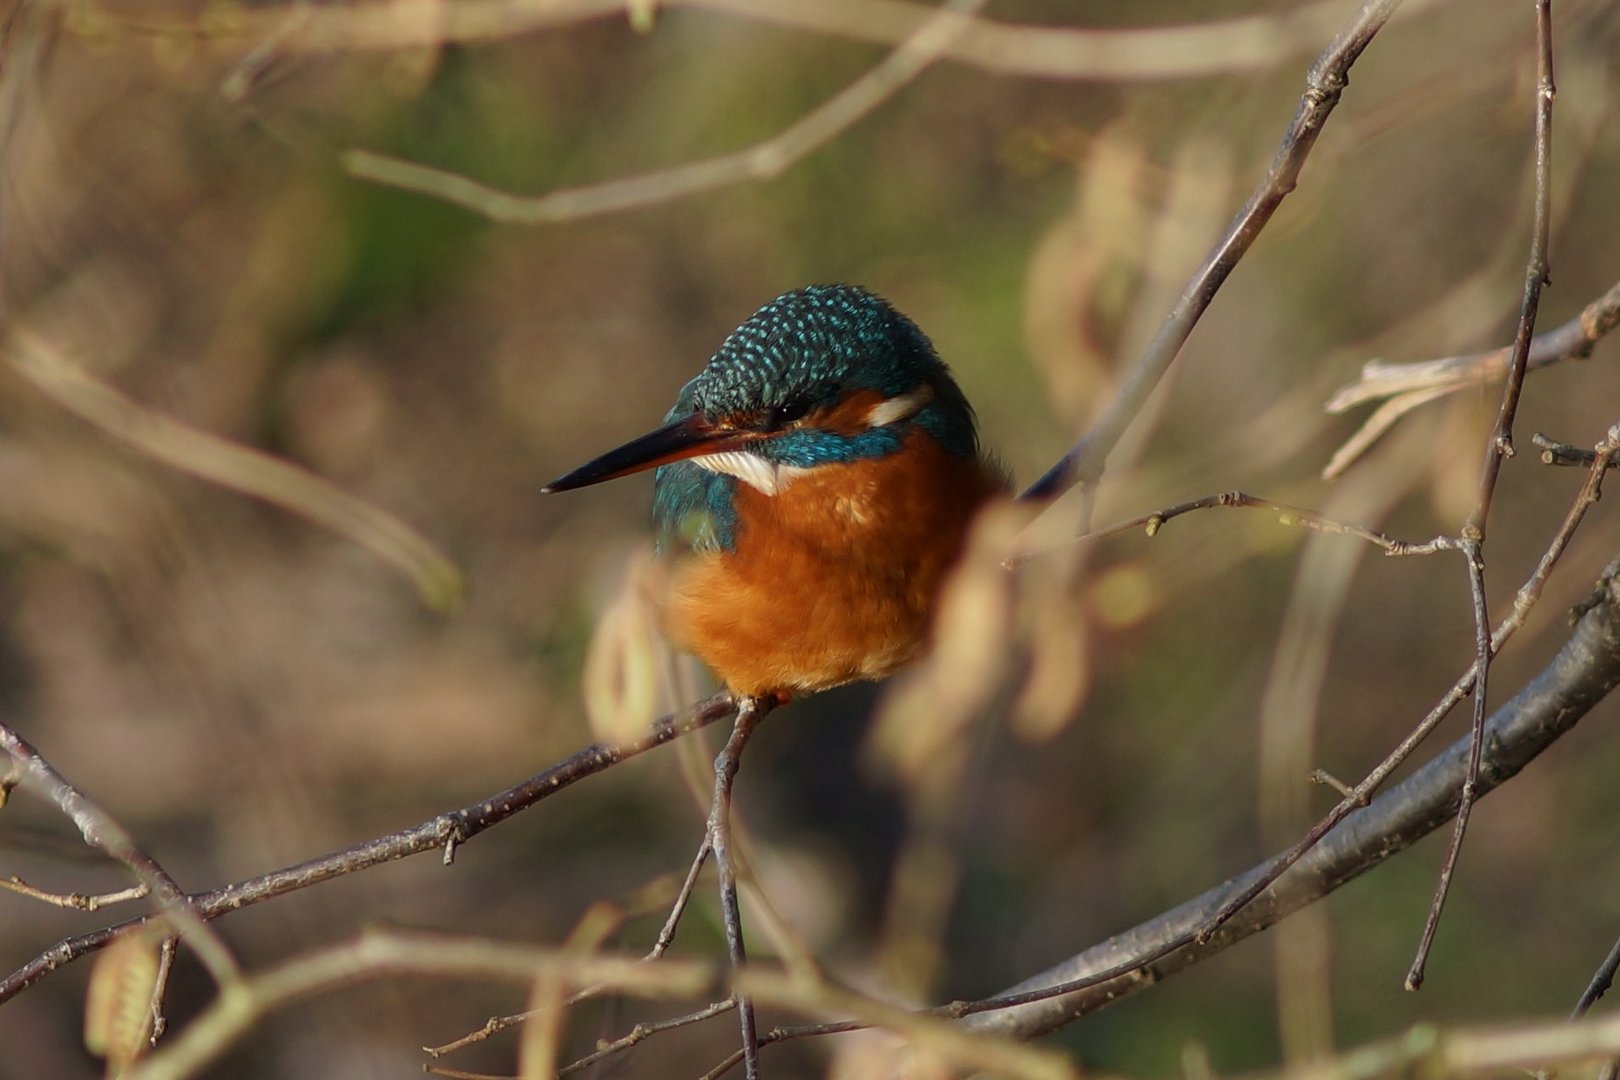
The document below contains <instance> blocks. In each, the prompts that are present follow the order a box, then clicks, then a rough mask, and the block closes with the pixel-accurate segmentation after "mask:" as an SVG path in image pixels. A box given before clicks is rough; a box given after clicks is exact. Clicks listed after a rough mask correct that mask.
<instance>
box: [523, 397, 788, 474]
mask: <svg viewBox="0 0 1620 1080" xmlns="http://www.w3.org/2000/svg"><path fill="white" fill-rule="evenodd" d="M757 438H758V435H756V434H755V433H753V432H749V431H723V430H720V429H717V428H715V427H714V426H713V425H711V424H710V423H709V422H708V421H707V420H705V419H704V418H703V414H702V413H693V414H692V415H691V416H688V417H686V418H685V419H684V420H677V421H675V422H674V423H673V424H666V425H665V426H663V427H661V428H659V429H658V430H657V431H654V432H651V433H649V434H646V435H643V436H642V437H641V438H639V439H636V440H634V441H632V442H627V443H625V444H624V445H623V446H621V447H619V448H618V449H616V450H609V451H608V452H607V453H605V454H603V455H602V456H601V457H599V458H596V459H595V460H594V461H587V462H586V463H585V464H583V465H581V466H580V467H579V468H577V469H575V470H574V471H573V472H571V473H569V474H568V475H567V476H561V477H558V478H557V479H555V480H553V481H552V482H551V483H549V484H547V485H546V486H545V487H543V488H541V489H540V490H541V492H542V493H545V494H550V493H551V492H554V491H572V490H573V489H574V488H582V487H587V486H588V485H591V484H600V483H601V482H602V481H604V480H615V479H617V478H619V477H621V476H629V475H630V474H631V473H638V472H642V471H643V470H646V469H655V468H657V467H658V466H660V465H668V464H669V463H670V462H672V461H683V460H685V459H686V458H694V457H701V456H702V455H704V454H723V453H725V452H726V451H728V450H737V449H739V448H741V447H742V446H744V445H746V444H747V443H749V442H752V441H754V440H755V439H757Z"/></svg>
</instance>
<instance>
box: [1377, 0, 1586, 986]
mask: <svg viewBox="0 0 1620 1080" xmlns="http://www.w3.org/2000/svg"><path fill="white" fill-rule="evenodd" d="M1536 44H1537V45H1538V49H1537V71H1536V101H1535V117H1536V122H1535V129H1536V130H1535V175H1536V183H1535V224H1534V226H1533V228H1532V229H1531V237H1530V254H1529V257H1528V259H1527V261H1526V265H1525V273H1524V296H1523V299H1522V300H1521V302H1520V305H1519V328H1518V332H1517V333H1516V334H1515V335H1514V339H1513V355H1512V358H1511V360H1510V361H1509V363H1508V375H1507V385H1506V386H1504V387H1503V389H1502V405H1501V408H1500V409H1499V410H1498V412H1497V417H1496V425H1495V427H1494V428H1493V429H1492V431H1491V435H1490V438H1489V440H1488V442H1487V444H1486V447H1485V462H1484V465H1483V466H1482V467H1481V470H1480V480H1479V495H1478V497H1477V499H1476V500H1475V502H1474V509H1473V512H1472V513H1471V514H1469V516H1468V520H1467V522H1465V523H1464V525H1463V531H1462V535H1463V541H1464V544H1465V548H1464V555H1465V557H1466V558H1467V561H1468V584H1469V592H1470V594H1471V595H1472V597H1473V606H1474V655H1475V659H1474V668H1475V670H1476V671H1477V672H1478V675H1477V677H1476V679H1475V684H1474V718H1473V727H1472V731H1473V738H1474V748H1473V751H1472V753H1471V754H1470V756H1469V768H1468V775H1467V776H1466V778H1465V779H1464V780H1463V786H1462V794H1461V796H1460V799H1459V802H1458V806H1457V820H1456V825H1455V827H1454V828H1453V829H1452V833H1451V843H1450V845H1449V846H1448V847H1447V848H1446V856H1445V861H1444V862H1443V863H1442V864H1441V869H1440V877H1439V880H1438V881H1437V882H1436V884H1435V890H1434V900H1433V902H1432V903H1431V904H1430V907H1429V915H1428V918H1427V920H1425V922H1424V925H1423V933H1422V936H1421V938H1420V939H1419V942H1418V948H1417V955H1415V956H1414V957H1413V958H1412V967H1411V969H1410V970H1409V971H1408V972H1407V974H1406V988H1407V989H1408V990H1416V989H1417V988H1418V987H1420V986H1422V985H1423V969H1424V967H1425V966H1426V965H1427V963H1428V959H1429V949H1430V948H1431V947H1432V945H1433V944H1434V935H1435V931H1436V930H1437V928H1438V927H1439V924H1440V913H1441V910H1442V909H1443V908H1444V907H1445V902H1446V893H1447V891H1448V890H1449V889H1450V887H1451V877H1452V874H1453V872H1454V871H1455V869H1456V865H1457V858H1458V856H1459V855H1460V854H1461V852H1462V843H1463V836H1464V835H1465V834H1466V833H1467V831H1468V820H1469V817H1470V815H1471V813H1472V811H1473V807H1474V794H1475V791H1476V789H1477V787H1478V775H1479V760H1480V746H1479V742H1480V741H1481V740H1483V739H1484V737H1485V704H1486V696H1487V686H1488V679H1489V675H1490V666H1491V656H1492V650H1491V629H1490V627H1491V624H1490V616H1489V614H1488V612H1487V611H1486V606H1485V533H1486V526H1487V523H1488V522H1489V519H1490V513H1491V501H1492V498H1493V496H1494V495H1495V493H1496V481H1497V477H1498V476H1499V475H1500V474H1501V470H1502V462H1503V460H1504V459H1506V458H1508V457H1511V456H1512V455H1513V420H1514V417H1515V416H1517V414H1518V411H1519V395H1520V393H1521V392H1522V390H1523V388H1524V376H1525V367H1526V364H1527V363H1528V361H1529V358H1530V340H1531V338H1533V337H1534V336H1535V331H1536V312H1537V311H1538V310H1539V308H1540V306H1541V289H1542V286H1543V285H1545V284H1546V283H1547V282H1548V280H1549V277H1548V273H1547V237H1548V233H1549V231H1550V229H1551V225H1550V222H1551V220H1552V105H1553V98H1554V97H1555V96H1556V94H1557V90H1556V88H1555V87H1554V85H1553V62H1552V3H1551V0H1536ZM1598 471H1599V472H1601V471H1602V470H1601V469H1600V470H1598Z"/></svg>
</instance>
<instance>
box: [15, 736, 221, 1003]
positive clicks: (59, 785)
mask: <svg viewBox="0 0 1620 1080" xmlns="http://www.w3.org/2000/svg"><path fill="white" fill-rule="evenodd" d="M0 750H3V751H4V752H5V753H6V754H8V755H9V756H10V758H11V760H12V761H13V762H14V763H15V764H16V766H17V769H18V771H19V773H20V775H21V782H22V784H23V785H24V786H25V787H28V788H31V789H33V790H34V791H35V792H36V793H37V794H39V795H40V796H42V797H43V798H45V799H47V800H49V801H50V802H51V803H53V804H55V806H56V808H57V809H58V810H60V811H62V813H63V814H65V815H66V816H67V818H68V820H70V821H72V822H73V824H74V825H75V826H76V827H77V828H78V830H79V835H80V836H82V837H84V842H85V843H86V844H88V845H90V846H91V847H93V848H95V849H96V850H97V851H100V852H102V853H104V854H105V855H107V856H108V857H109V858H112V859H115V860H116V861H118V862H120V863H122V864H124V866H126V867H127V868H128V869H129V872H130V873H132V874H134V875H135V877H136V879H137V880H139V881H140V883H141V884H142V885H144V886H145V887H146V888H147V890H148V891H149V892H150V893H151V894H152V895H153V896H154V897H156V898H157V901H158V903H159V904H160V905H162V907H161V910H160V911H159V912H158V913H157V914H155V915H149V916H146V917H144V918H142V919H138V920H134V921H135V922H146V921H149V920H150V919H153V918H157V919H163V920H166V921H167V922H168V923H169V925H170V926H171V927H172V928H173V929H174V930H175V931H176V932H178V933H179V934H180V935H181V936H182V937H183V938H185V941H186V944H188V945H190V946H191V947H192V948H193V949H194V950H196V953H197V958H198V959H199V960H201V961H202V962H203V966H204V967H206V968H207V969H208V973H209V974H210V975H212V976H213V977H214V981H215V982H217V983H221V984H225V983H229V982H231V981H233V980H235V979H236V978H238V977H239V975H240V971H239V969H238V968H237V964H236V960H235V958H234V957H232V956H231V951H230V949H228V948H226V946H225V942H224V941H223V940H221V939H220V937H219V935H218V934H217V933H215V931H214V929H213V927H211V926H209V925H208V923H207V921H206V918H207V917H206V916H205V915H204V914H203V913H202V912H201V911H200V910H199V909H198V906H197V904H196V901H195V900H193V899H192V898H191V897H189V896H187V895H186V893H185V891H184V890H183V889H181V888H180V885H179V883H177V882H176V881H175V880H174V878H173V877H171V876H170V875H169V872H168V871H167V870H165V869H163V867H162V866H161V865H160V864H159V863H158V861H157V860H156V859H154V858H152V856H150V855H148V854H147V853H146V852H145V851H144V850H143V849H142V848H141V847H140V845H138V844H137V843H136V842H135V838H134V837H133V836H131V835H130V834H129V831H128V830H127V829H125V828H124V827H123V826H122V825H120V824H119V823H118V822H117V821H116V820H115V819H114V818H113V816H112V815H111V814H109V813H108V812H107V811H106V810H105V809H103V808H102V806H101V805H100V804H99V803H97V802H96V801H95V800H94V799H92V798H90V797H89V796H88V795H86V794H85V793H84V792H82V791H80V790H79V789H78V788H76V787H74V786H73V785H72V784H70V783H69V782H68V780H67V778H66V777H64V776H63V775H62V774H61V773H59V772H57V771H56V768H55V766H53V765H52V764H51V763H50V762H48V761H46V760H45V758H44V757H43V756H41V754H40V752H39V751H38V750H36V749H34V747H33V746H32V745H30V744H29V742H28V741H27V740H26V739H24V738H23V737H22V736H21V735H19V734H17V732H15V731H14V730H12V728H11V727H10V725H8V724H5V723H0ZM0 1000H4V999H3V998H0Z"/></svg>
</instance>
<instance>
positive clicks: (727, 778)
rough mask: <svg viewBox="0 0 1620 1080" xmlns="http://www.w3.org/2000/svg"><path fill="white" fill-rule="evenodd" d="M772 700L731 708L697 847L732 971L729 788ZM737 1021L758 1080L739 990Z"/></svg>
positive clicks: (736, 948) (748, 1006) (736, 956)
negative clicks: (708, 861)
mask: <svg viewBox="0 0 1620 1080" xmlns="http://www.w3.org/2000/svg"><path fill="white" fill-rule="evenodd" d="M775 703H776V701H775V698H764V697H756V698H743V699H742V700H741V701H739V702H738V703H737V718H736V720H735V722H734V723H733V725H732V728H731V738H729V739H727V740H726V745H725V748H724V749H722V750H721V751H720V756H719V757H717V758H715V759H714V802H713V803H712V804H711V805H710V807H709V823H708V831H707V834H706V835H705V837H704V840H703V846H704V847H707V848H709V849H710V850H711V851H713V852H714V870H715V875H716V876H717V877H718V878H719V879H720V913H721V916H722V918H723V919H724V921H725V926H726V953H727V954H728V955H729V956H730V957H731V967H732V970H733V971H734V972H739V971H741V970H742V968H743V967H744V965H745V964H747V962H748V950H747V947H746V946H745V945H744V943H743V929H742V913H741V911H739V910H738V907H737V863H736V857H735V855H734V854H733V852H732V850H731V788H732V784H733V783H734V782H735V781H736V779H737V768H738V766H739V765H741V764H742V754H743V750H744V748H746V747H747V746H748V739H749V736H751V735H752V734H753V733H754V728H755V727H756V726H758V724H759V722H760V721H761V720H763V719H764V718H765V716H766V715H767V714H768V713H769V712H770V711H771V709H772V708H773V707H774V706H775ZM736 1000H737V1020H738V1025H739V1027H740V1028H741V1029H742V1052H743V1070H744V1073H745V1074H746V1076H747V1078H748V1080H759V1033H758V1030H757V1027H756V1025H755V1022H754V1003H753V1001H752V1000H751V999H749V998H748V997H747V996H745V995H744V994H742V993H741V992H740V991H739V992H737V994H736Z"/></svg>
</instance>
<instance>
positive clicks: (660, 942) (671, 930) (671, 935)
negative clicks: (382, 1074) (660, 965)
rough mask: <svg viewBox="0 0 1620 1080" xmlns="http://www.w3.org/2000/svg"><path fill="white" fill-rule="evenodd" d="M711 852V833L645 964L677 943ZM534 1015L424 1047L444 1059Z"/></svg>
mask: <svg viewBox="0 0 1620 1080" xmlns="http://www.w3.org/2000/svg"><path fill="white" fill-rule="evenodd" d="M709 851H710V846H709V837H708V835H707V834H705V835H704V837H703V844H702V846H700V847H699V848H698V853H697V857H696V858H695V859H693V860H692V867H691V869H689V870H688V871H687V872H686V880H684V881H682V882H681V887H680V890H679V891H678V892H677V893H676V894H675V901H674V903H673V904H672V905H671V906H670V910H669V915H668V916H666V917H665V919H664V925H663V926H661V927H660V928H659V930H658V936H657V937H656V938H654V939H653V944H652V948H651V949H648V950H647V953H646V954H645V955H644V956H642V958H641V960H642V963H648V962H650V961H653V960H656V959H658V958H659V957H660V956H663V955H664V953H665V951H667V950H668V949H669V946H670V943H671V942H672V941H674V940H675V928H676V926H677V925H678V924H679V923H680V919H681V914H682V913H683V912H684V911H685V910H686V905H687V904H688V903H689V902H690V901H691V899H692V891H693V890H694V889H695V888H696V887H697V880H698V874H699V873H700V872H701V871H702V870H703V864H704V863H705V862H707V861H708V858H709ZM602 989H603V987H600V986H588V987H586V988H585V989H583V990H581V991H579V992H578V993H576V994H574V995H572V996H571V997H569V999H568V1002H567V1004H568V1005H570V1006H573V1005H577V1004H579V1003H580V1002H581V1001H584V1000H585V999H587V998H590V997H594V996H596V995H597V994H598V993H600V992H601V991H602ZM721 1004H722V1005H723V1006H724V1007H725V1009H730V1008H732V1007H733V1006H734V1004H735V1003H734V1002H730V1001H726V1002H721ZM722 1011H724V1010H722ZM532 1016H534V1010H533V1009H529V1010H526V1011H524V1012H520V1013H512V1014H511V1015H508V1016H492V1017H490V1018H489V1019H488V1020H486V1021H485V1022H484V1026H483V1027H481V1028H478V1029H477V1030H475V1031H470V1032H468V1033H467V1034H465V1035H463V1036H461V1037H460V1038H458V1039H453V1040H451V1041H450V1042H447V1043H444V1044H442V1045H440V1046H424V1047H422V1051H423V1052H424V1053H426V1054H427V1055H428V1056H429V1057H436V1058H437V1057H444V1056H445V1055H446V1054H451V1053H454V1052H455V1051H457V1050H461V1049H464V1048H466V1047H468V1046H471V1045H472V1044H473V1043H479V1042H483V1041H484V1040H485V1039H487V1038H489V1037H490V1036H492V1035H497V1034H499V1033H500V1032H502V1031H505V1030H506V1029H507V1028H510V1027H515V1026H517V1025H518V1024H521V1023H523V1022H524V1021H526V1020H528V1019H529V1018H530V1017H532ZM671 1026H679V1025H671ZM649 1034H650V1033H649ZM643 1038H646V1035H645V1034H643V1035H641V1036H639V1037H637V1039H635V1040H634V1041H635V1042H639V1041H640V1040H641V1039H643ZM576 1064H577V1063H576ZM563 1071H564V1072H566V1071H567V1070H566V1069H565V1070H563Z"/></svg>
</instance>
